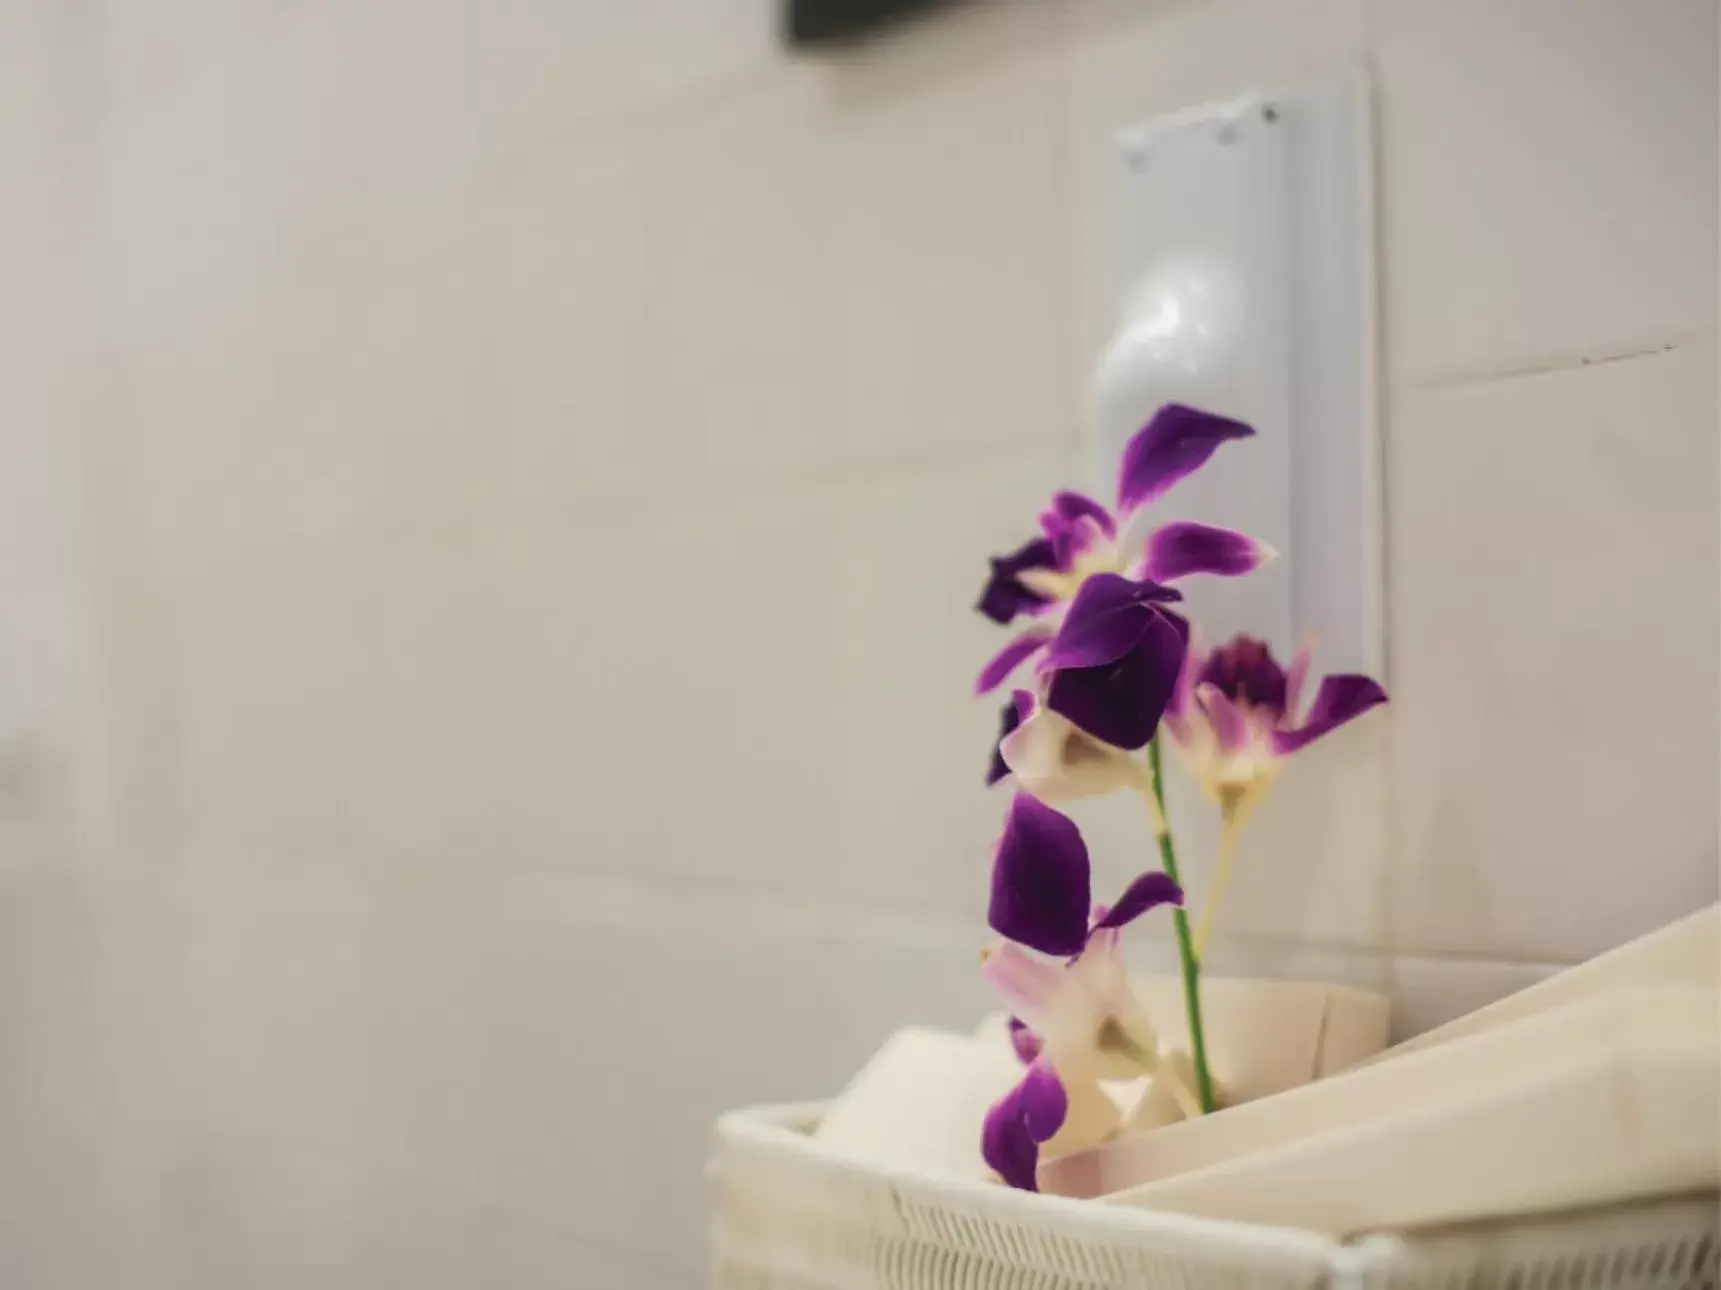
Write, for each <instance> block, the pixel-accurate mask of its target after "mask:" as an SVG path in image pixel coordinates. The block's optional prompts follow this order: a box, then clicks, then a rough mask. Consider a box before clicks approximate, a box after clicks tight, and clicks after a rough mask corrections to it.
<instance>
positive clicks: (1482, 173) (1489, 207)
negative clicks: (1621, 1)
mask: <svg viewBox="0 0 1721 1290" xmlns="http://www.w3.org/2000/svg"><path fill="white" fill-rule="evenodd" d="M1372 21H1373V24H1374V29H1375V39H1376V44H1377V57H1378V60H1379V70H1380V80H1381V91H1380V103H1381V130H1380V140H1381V145H1380V146H1381V172H1382V180H1383V190H1382V206H1383V220H1384V224H1383V234H1382V246H1383V248H1384V253H1385V296H1384V299H1385V304H1386V321H1387V325H1388V342H1389V346H1390V353H1391V362H1392V369H1393V372H1394V375H1395V377H1396V379H1398V380H1422V379H1427V378H1431V377H1449V376H1453V375H1462V374H1473V373H1476V372H1480V371H1500V370H1509V369H1512V368H1516V367H1522V366H1527V365H1541V364H1546V363H1548V362H1550V361H1570V360H1573V359H1576V358H1578V357H1580V356H1581V357H1585V358H1602V357H1607V356H1609V355H1614V354H1619V353H1622V352H1628V351H1633V350H1638V349H1642V348H1645V347H1648V346H1653V345H1656V344H1659V343H1661V342H1664V341H1667V340H1670V339H1676V338H1679V337H1682V336H1685V335H1689V334H1690V333H1692V332H1696V331H1705V330H1708V329H1710V328H1712V327H1713V326H1714V324H1715V311H1716V280H1717V278H1716V274H1717V270H1716V238H1715V222H1716V191H1717V188H1716V119H1717V115H1716V58H1717V53H1716V51H1717V41H1716V10H1715V6H1714V4H1712V3H1710V2H1709V0H1668V2H1667V3H1659V4H1653V5H1618V4H1610V3H1608V0H1578V2H1577V3H1571V4H1559V3H1550V2H1549V0H1507V2H1505V3H1496V2H1495V0H1459V2H1458V3H1452V4H1438V5H1430V4H1424V3H1422V2H1421V0H1373V4H1372Z"/></svg>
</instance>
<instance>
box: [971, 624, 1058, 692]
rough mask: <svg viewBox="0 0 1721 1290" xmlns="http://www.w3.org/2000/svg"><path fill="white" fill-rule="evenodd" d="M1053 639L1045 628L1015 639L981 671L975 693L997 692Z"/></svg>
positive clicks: (1031, 629) (988, 661) (1035, 629)
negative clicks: (1010, 676) (1018, 669)
mask: <svg viewBox="0 0 1721 1290" xmlns="http://www.w3.org/2000/svg"><path fill="white" fill-rule="evenodd" d="M1051 639H1052V632H1051V630H1050V629H1049V628H1045V627H1032V628H1029V629H1028V630H1027V631H1025V632H1023V633H1022V634H1021V635H1020V636H1017V637H1015V638H1014V639H1013V640H1011V641H1010V643H1009V644H1007V645H1006V646H1004V648H1003V649H1001V650H999V651H998V652H997V653H996V654H994V655H993V656H992V657H991V658H990V659H988V660H987V661H986V666H985V667H983V668H981V669H980V675H979V676H978V677H976V678H975V681H974V693H975V694H977V695H979V694H989V693H991V692H992V691H993V690H996V689H997V688H998V687H999V686H1000V685H1002V684H1004V682H1005V680H1006V679H1007V678H1008V677H1009V675H1010V673H1012V672H1014V671H1015V670H1016V669H1017V668H1018V667H1020V666H1021V665H1022V664H1023V663H1025V662H1026V661H1027V660H1028V659H1029V658H1031V657H1033V656H1034V655H1035V654H1036V653H1038V652H1039V651H1040V649H1041V647H1043V646H1044V645H1045V644H1046V643H1047V642H1049V641H1050V640H1051Z"/></svg>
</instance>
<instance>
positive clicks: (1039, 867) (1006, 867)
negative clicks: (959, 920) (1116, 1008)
mask: <svg viewBox="0 0 1721 1290" xmlns="http://www.w3.org/2000/svg"><path fill="white" fill-rule="evenodd" d="M1089 883H1090V866H1089V863H1088V848H1087V844H1086V843H1085V842H1083V841H1082V833H1081V830H1080V829H1078V828H1077V827H1076V824H1075V821H1074V820H1072V819H1070V818H1069V816H1067V815H1062V814H1060V813H1059V812H1057V811H1054V810H1053V809H1052V808H1051V807H1049V806H1047V805H1046V804H1045V803H1043V802H1040V801H1038V800H1036V799H1035V798H1033V797H1030V796H1029V795H1028V794H1027V793H1017V794H1016V797H1015V800H1014V801H1013V802H1011V804H1010V816H1009V819H1008V820H1007V821H1006V822H1005V824H1004V836H1003V837H1002V838H1000V839H999V841H998V853H997V855H996V856H995V857H994V858H993V861H992V901H991V905H990V907H989V908H988V909H987V913H986V921H987V922H988V923H989V924H990V925H991V927H992V930H993V931H995V932H997V933H998V934H999V935H1000V936H1004V937H1007V938H1008V939H1010V940H1012V941H1015V942H1017V943H1018V944H1021V945H1026V946H1028V947H1029V948H1030V949H1036V950H1039V951H1040V952H1041V953H1042V954H1060V955H1069V954H1076V953H1079V952H1080V950H1081V948H1082V946H1083V945H1084V944H1085V943H1086V942H1087V934H1088V903H1089V901H1090V899H1091V894H1090V890H1089Z"/></svg>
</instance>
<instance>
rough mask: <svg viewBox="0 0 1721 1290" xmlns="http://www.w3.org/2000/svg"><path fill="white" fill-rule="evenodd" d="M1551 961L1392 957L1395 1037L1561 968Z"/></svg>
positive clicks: (1442, 1021)
mask: <svg viewBox="0 0 1721 1290" xmlns="http://www.w3.org/2000/svg"><path fill="white" fill-rule="evenodd" d="M1558 971H1559V968H1558V967H1556V966H1554V965H1552V964H1547V963H1491V962H1488V961H1486V960H1481V959H1429V958H1416V957H1413V956H1409V955H1401V956H1399V957H1397V958H1395V959H1393V960H1392V1037H1393V1040H1394V1041H1395V1042H1396V1041H1398V1040H1402V1039H1409V1038H1410V1037H1411V1036H1413V1035H1420V1034H1422V1033H1423V1032H1424V1031H1426V1030H1433V1029H1434V1027H1436V1026H1443V1025H1445V1024H1446V1023H1447V1022H1448V1021H1456V1020H1457V1019H1458V1018H1459V1017H1462V1016H1463V1015H1464V1014H1465V1013H1469V1012H1474V1011H1476V1009H1478V1008H1485V1007H1487V1006H1488V1005H1489V1004H1490V1003H1493V1002H1494V1001H1495V1000H1497V999H1504V998H1505V997H1506V996H1507V995H1509V994H1516V993H1517V992H1518V991H1520V990H1527V989H1528V988H1529V987H1530V986H1532V985H1535V984H1536V983H1537V982H1538V981H1542V980H1545V979H1546V978H1547V977H1550V976H1552V975H1553V974H1554V973H1555V972H1558Z"/></svg>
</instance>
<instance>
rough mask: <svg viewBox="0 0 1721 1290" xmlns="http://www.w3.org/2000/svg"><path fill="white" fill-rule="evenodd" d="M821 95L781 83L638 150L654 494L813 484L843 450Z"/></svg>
mask: <svg viewBox="0 0 1721 1290" xmlns="http://www.w3.org/2000/svg"><path fill="white" fill-rule="evenodd" d="M814 88H815V87H814V86H813V84H812V83H811V81H810V80H809V78H808V77H807V76H806V75H805V74H803V69H800V68H795V67H781V68H777V69H774V70H773V72H772V73H771V74H770V75H769V76H765V77H762V78H760V79H758V80H756V81H753V82H749V83H748V84H747V85H746V86H744V87H743V88H741V89H739V90H737V91H736V92H735V93H733V94H731V95H727V96H724V97H722V98H720V99H718V100H716V101H714V102H713V103H712V104H711V105H710V106H709V107H708V109H707V110H706V111H703V112H700V113H698V114H697V115H692V116H688V117H685V118H683V117H674V118H670V119H666V120H664V121H662V122H660V123H659V124H658V126H657V127H656V129H655V130H654V131H653V133H652V134H651V135H650V136H648V137H647V138H646V139H644V140H642V142H641V145H640V147H641V151H640V154H639V156H638V158H637V160H638V162H639V168H638V170H637V172H636V175H635V179H634V182H636V183H637V185H638V191H639V196H640V205H639V209H638V212H637V219H638V221H639V226H640V235H641V238H642V243H643V245H644V246H645V247H647V248H649V257H650V259H649V263H650V269H649V277H648V279H647V280H646V281H645V282H644V283H642V289H643V290H644V292H645V293H646V295H645V297H644V299H643V300H642V301H641V304H642V305H643V310H642V311H641V316H640V317H639V318H638V319H637V320H636V325H637V327H638V330H637V331H635V332H634V333H633V335H632V338H631V341H630V344H631V346H632V362H631V364H630V366H629V369H628V370H629V375H630V379H631V380H632V381H633V382H634V388H633V391H632V400H633V402H634V403H635V405H636V413H635V424H636V425H637V426H638V427H639V428H640V429H639V439H638V440H637V441H636V445H635V449H634V452H635V460H637V459H638V454H639V452H640V451H641V450H643V451H645V452H649V453H650V454H651V455H652V457H653V458H654V460H655V466H654V470H653V475H654V478H653V483H654V484H657V485H660V486H661V485H665V484H671V485H680V486H682V487H688V486H693V487H696V488H698V489H700V490H704V489H708V488H711V487H713V486H716V485H720V484H722V483H725V482H730V481H734V480H737V479H746V478H757V477H759V476H761V475H767V474H799V473H805V472H806V471H808V470H809V469H814V468H817V467H818V466H820V465H823V464H827V463H829V462H831V461H832V460H834V459H836V458H837V457H838V455H839V453H840V451H841V447H842V443H843V436H844V434H845V428H844V426H843V425H842V422H841V419H840V416H839V415H838V409H839V407H840V404H836V403H834V402H833V400H832V398H831V395H830V377H829V373H830V370H831V369H830V362H831V360H832V355H833V345H832V337H831V314H830V307H831V306H830V293H829V291H828V289H827V284H828V282H829V275H830V261H829V255H830V238H829V206H828V204H827V198H826V186H825V181H824V174H823V172H822V168H821V166H820V162H819V146H820V145H819V136H818V132H817V129H816V126H817V124H818V120H819V108H818V104H817V100H816V96H815V94H814Z"/></svg>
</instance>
